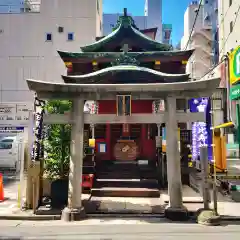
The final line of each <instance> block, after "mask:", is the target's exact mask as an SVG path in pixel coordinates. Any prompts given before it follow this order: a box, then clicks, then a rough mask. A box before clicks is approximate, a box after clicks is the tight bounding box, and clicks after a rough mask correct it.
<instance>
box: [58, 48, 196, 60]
mask: <svg viewBox="0 0 240 240" xmlns="http://www.w3.org/2000/svg"><path fill="white" fill-rule="evenodd" d="M194 51H195V49H189V50H185V51H181V50H180V51H147V52H128V53H127V54H128V55H129V56H130V57H135V58H141V57H149V56H154V57H166V56H172V57H175V56H186V57H187V58H188V59H189V58H190V57H191V55H192V54H193V52H194ZM58 54H59V56H60V57H61V58H79V59H83V58H86V59H89V58H90V59H95V60H97V59H98V58H104V57H110V58H114V57H118V56H120V55H121V54H122V52H68V51H58Z"/></svg>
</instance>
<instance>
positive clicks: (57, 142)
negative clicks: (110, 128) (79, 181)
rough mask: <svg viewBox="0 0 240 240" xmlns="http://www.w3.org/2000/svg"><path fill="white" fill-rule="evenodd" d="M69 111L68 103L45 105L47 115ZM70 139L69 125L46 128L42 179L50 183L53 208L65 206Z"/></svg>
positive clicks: (49, 103)
mask: <svg viewBox="0 0 240 240" xmlns="http://www.w3.org/2000/svg"><path fill="white" fill-rule="evenodd" d="M70 109H71V102H70V101H59V100H53V101H49V102H48V103H47V105H46V112H47V113H49V114H54V113H55V114H64V113H65V112H67V111H69V110H70ZM70 139H71V125H70V124H52V125H49V126H48V129H47V134H46V139H45V141H44V152H45V162H44V178H45V179H47V180H49V181H50V183H51V190H50V191H51V194H50V197H51V205H52V207H53V208H59V207H62V206H64V205H66V204H67V198H68V173H69V158H70Z"/></svg>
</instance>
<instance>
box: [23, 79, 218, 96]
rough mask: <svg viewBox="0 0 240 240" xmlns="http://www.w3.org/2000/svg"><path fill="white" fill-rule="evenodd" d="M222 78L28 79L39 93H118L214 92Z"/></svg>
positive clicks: (31, 88)
mask: <svg viewBox="0 0 240 240" xmlns="http://www.w3.org/2000/svg"><path fill="white" fill-rule="evenodd" d="M220 80H221V79H220V78H212V79H204V80H198V81H192V82H177V83H149V84H66V83H54V82H45V81H39V80H33V79H28V80H27V84H28V87H29V89H30V90H32V91H35V92H37V93H38V92H39V93H44V92H45V93H48V94H54V93H65V94H66V93H69V96H71V94H72V93H84V92H85V93H111V92H112V93H116V92H132V93H134V92H172V93H174V92H175V93H176V94H179V93H180V92H188V91H189V92H191V91H198V92H201V91H205V92H207V93H208V94H209V92H211V93H212V92H214V91H215V90H216V89H217V88H218V87H219V84H220Z"/></svg>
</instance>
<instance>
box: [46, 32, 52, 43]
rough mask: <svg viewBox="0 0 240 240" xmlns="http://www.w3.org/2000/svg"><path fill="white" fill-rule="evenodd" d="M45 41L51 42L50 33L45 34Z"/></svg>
mask: <svg viewBox="0 0 240 240" xmlns="http://www.w3.org/2000/svg"><path fill="white" fill-rule="evenodd" d="M46 41H47V42H52V34H51V33H46Z"/></svg>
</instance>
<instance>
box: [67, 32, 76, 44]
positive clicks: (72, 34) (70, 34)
mask: <svg viewBox="0 0 240 240" xmlns="http://www.w3.org/2000/svg"><path fill="white" fill-rule="evenodd" d="M69 36H72V39H70V38H69ZM67 40H68V41H69V42H72V41H74V32H69V33H68V34H67Z"/></svg>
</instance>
